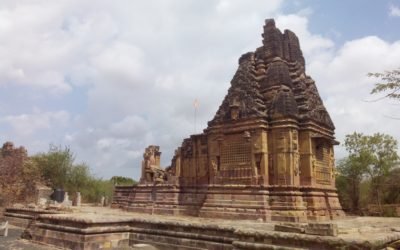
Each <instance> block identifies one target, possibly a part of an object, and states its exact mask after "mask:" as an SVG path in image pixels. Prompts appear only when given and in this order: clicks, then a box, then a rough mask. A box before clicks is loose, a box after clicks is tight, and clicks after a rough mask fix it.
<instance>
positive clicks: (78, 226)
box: [27, 210, 400, 250]
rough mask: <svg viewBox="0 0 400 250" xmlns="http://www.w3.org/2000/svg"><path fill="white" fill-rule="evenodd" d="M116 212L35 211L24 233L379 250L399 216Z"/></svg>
mask: <svg viewBox="0 0 400 250" xmlns="http://www.w3.org/2000/svg"><path fill="white" fill-rule="evenodd" d="M114 212H115V214H111V213H110V211H108V212H106V213H103V212H102V211H100V210H98V211H96V214H94V213H87V214H84V213H80V214H69V215H67V214H65V215H39V216H38V218H37V219H36V221H35V222H34V223H32V225H31V226H30V228H29V229H28V233H27V236H28V237H30V238H31V239H32V240H33V241H35V242H40V243H46V244H51V245H54V246H57V247H62V248H67V249H102V248H105V249H107V248H108V249H110V248H117V247H128V246H132V245H134V244H139V243H145V244H150V245H152V246H155V247H158V248H159V249H208V250H213V249H237V250H238V249H381V248H383V247H385V246H389V245H390V246H392V247H394V246H399V245H398V241H399V240H400V230H399V228H398V227H396V225H398V224H400V220H399V219H393V218H378V219H376V218H371V217H370V218H368V217H367V218H352V219H347V220H338V221H336V222H335V223H322V224H320V223H300V224H299V223H291V224H282V225H280V224H275V223H264V222H256V221H246V220H245V221H236V222H235V221H231V220H221V219H204V218H194V217H182V216H170V215H169V216H161V215H151V216H149V215H146V214H140V213H123V212H120V211H118V210H114ZM395 220H396V221H395ZM274 228H276V230H274ZM294 229H296V230H294ZM396 244H397V245H396Z"/></svg>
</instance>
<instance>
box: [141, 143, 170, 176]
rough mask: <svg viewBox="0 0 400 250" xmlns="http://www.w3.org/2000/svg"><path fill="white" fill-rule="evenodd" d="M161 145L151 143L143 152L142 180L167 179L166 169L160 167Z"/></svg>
mask: <svg viewBox="0 0 400 250" xmlns="http://www.w3.org/2000/svg"><path fill="white" fill-rule="evenodd" d="M160 155H161V152H160V147H159V146H154V145H150V146H149V147H147V148H146V150H145V152H144V154H143V162H142V178H141V182H146V183H160V182H163V181H164V180H165V179H166V174H165V170H163V169H161V167H160Z"/></svg>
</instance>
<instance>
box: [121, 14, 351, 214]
mask: <svg viewBox="0 0 400 250" xmlns="http://www.w3.org/2000/svg"><path fill="white" fill-rule="evenodd" d="M262 37H263V46H261V47H259V48H257V49H256V50H255V52H249V53H246V54H244V55H242V56H241V57H240V59H239V68H238V69H237V71H236V73H235V75H234V77H233V79H232V81H231V86H230V88H229V90H228V93H227V95H226V96H225V98H224V100H223V102H222V104H221V106H220V107H219V109H218V111H217V113H216V115H215V116H214V118H213V119H212V120H211V121H210V122H209V123H208V127H207V128H206V129H205V130H204V132H203V133H202V134H197V135H192V136H191V137H190V138H187V139H185V140H184V141H183V143H182V146H181V147H179V148H178V149H177V150H176V151H175V156H174V157H173V159H172V162H171V166H169V167H167V168H166V169H165V170H162V169H161V168H160V167H159V166H156V165H157V164H154V163H152V162H151V159H153V161H154V159H158V160H157V162H158V163H159V156H160V154H161V153H160V152H159V151H158V148H157V152H156V153H157V155H154V156H153V155H149V152H153V151H152V150H150V149H152V148H155V146H151V147H149V148H148V149H146V154H145V160H144V161H143V164H142V166H143V167H142V171H143V174H142V178H141V182H140V184H139V185H138V186H136V187H133V188H131V189H128V188H122V187H121V188H120V189H118V188H117V189H116V194H115V195H116V199H115V201H114V205H115V206H121V207H124V208H126V209H129V210H133V211H142V212H150V211H151V212H155V213H172V214H186V215H195V216H204V217H218V218H228V219H232V218H238V219H258V218H263V219H264V220H281V221H305V220H320V219H333V218H336V217H339V216H343V215H344V214H343V211H342V209H341V206H340V204H339V201H338V197H337V194H336V189H335V168H334V152H333V146H334V145H335V144H336V143H337V142H336V141H335V138H334V129H335V127H334V125H333V123H332V120H331V118H330V116H329V114H328V112H327V111H326V109H325V107H324V105H323V103H322V100H321V98H320V96H319V94H318V90H317V88H316V85H315V82H314V81H313V80H312V79H311V78H310V77H309V76H307V75H306V73H305V61H304V57H303V53H302V51H301V49H300V44H299V39H298V38H297V36H296V35H295V34H294V33H293V32H291V31H289V30H285V31H284V32H283V33H282V32H281V31H280V30H279V29H278V28H276V26H275V22H274V20H272V19H269V20H266V22H265V26H264V33H263V35H262ZM150 204H151V205H150Z"/></svg>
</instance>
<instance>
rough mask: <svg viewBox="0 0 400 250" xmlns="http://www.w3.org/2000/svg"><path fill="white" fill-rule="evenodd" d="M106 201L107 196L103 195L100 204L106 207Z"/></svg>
mask: <svg viewBox="0 0 400 250" xmlns="http://www.w3.org/2000/svg"><path fill="white" fill-rule="evenodd" d="M105 201H106V198H105V197H104V196H101V199H100V206H102V207H104V203H105Z"/></svg>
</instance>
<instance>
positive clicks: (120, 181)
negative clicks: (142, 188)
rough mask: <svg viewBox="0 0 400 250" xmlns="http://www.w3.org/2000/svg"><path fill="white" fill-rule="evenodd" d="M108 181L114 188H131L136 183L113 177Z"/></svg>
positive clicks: (127, 178)
mask: <svg viewBox="0 0 400 250" xmlns="http://www.w3.org/2000/svg"><path fill="white" fill-rule="evenodd" d="M110 181H111V182H112V183H113V184H114V186H116V185H120V186H131V185H134V184H136V183H137V182H136V181H135V180H134V179H132V178H129V177H124V176H113V177H111V179H110Z"/></svg>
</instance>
